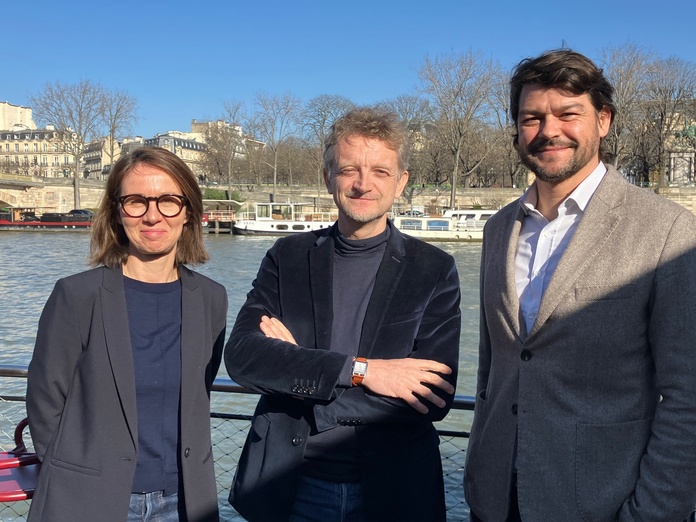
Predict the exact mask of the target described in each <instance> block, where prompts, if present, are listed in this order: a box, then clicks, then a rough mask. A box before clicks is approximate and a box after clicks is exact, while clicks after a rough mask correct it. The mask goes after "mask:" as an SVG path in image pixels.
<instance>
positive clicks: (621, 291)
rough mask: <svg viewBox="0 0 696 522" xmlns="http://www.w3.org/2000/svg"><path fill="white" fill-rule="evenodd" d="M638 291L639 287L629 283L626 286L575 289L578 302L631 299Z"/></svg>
mask: <svg viewBox="0 0 696 522" xmlns="http://www.w3.org/2000/svg"><path fill="white" fill-rule="evenodd" d="M636 291H637V285H635V284H633V283H627V284H625V285H601V286H578V287H576V288H575V300H576V301H615V300H619V299H631V298H632V297H633V296H634V295H635V294H636Z"/></svg>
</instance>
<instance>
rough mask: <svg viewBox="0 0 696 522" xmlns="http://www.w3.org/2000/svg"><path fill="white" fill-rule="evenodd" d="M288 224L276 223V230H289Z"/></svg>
mask: <svg viewBox="0 0 696 522" xmlns="http://www.w3.org/2000/svg"><path fill="white" fill-rule="evenodd" d="M287 229H288V226H287V225H276V230H287Z"/></svg>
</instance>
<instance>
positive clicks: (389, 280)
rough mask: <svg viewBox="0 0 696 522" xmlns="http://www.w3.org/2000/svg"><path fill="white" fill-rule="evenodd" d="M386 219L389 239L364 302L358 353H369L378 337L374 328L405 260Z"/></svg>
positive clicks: (396, 233) (395, 232)
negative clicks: (368, 296)
mask: <svg viewBox="0 0 696 522" xmlns="http://www.w3.org/2000/svg"><path fill="white" fill-rule="evenodd" d="M387 223H388V225H387V226H389V227H390V228H391V231H390V235H389V241H388V243H387V248H386V250H385V251H384V257H383V258H382V263H381V264H380V266H379V269H378V270H377V276H376V277H375V286H374V287H373V288H372V295H371V296H370V302H369V303H368V304H367V311H366V312H365V320H364V321H363V329H362V334H361V336H360V347H359V348H358V355H359V356H360V357H366V358H369V357H371V355H372V351H373V349H374V346H375V340H376V339H377V338H378V335H377V332H378V331H379V328H380V327H381V325H382V321H383V320H384V315H385V313H386V311H387V310H389V303H391V300H392V298H393V297H394V291H395V290H396V287H397V286H398V284H399V279H401V274H403V271H404V266H405V263H407V262H408V258H407V257H406V251H405V249H404V240H403V236H402V235H401V232H399V231H398V230H396V229H395V228H394V227H393V226H392V224H391V221H388V222H387Z"/></svg>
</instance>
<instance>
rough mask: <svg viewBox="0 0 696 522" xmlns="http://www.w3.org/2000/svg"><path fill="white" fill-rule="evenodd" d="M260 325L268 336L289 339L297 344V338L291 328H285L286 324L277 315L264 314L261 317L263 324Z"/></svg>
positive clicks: (281, 339)
mask: <svg viewBox="0 0 696 522" xmlns="http://www.w3.org/2000/svg"><path fill="white" fill-rule="evenodd" d="M259 327H260V328H261V331H262V332H263V333H264V334H265V335H266V337H272V338H273V339H278V340H280V341H287V342H289V343H292V344H294V345H297V341H295V338H294V337H293V336H292V334H291V333H290V330H288V329H287V328H285V325H284V324H283V323H281V322H280V321H279V320H278V319H276V318H275V317H268V316H267V315H264V316H263V317H261V324H260V325H259Z"/></svg>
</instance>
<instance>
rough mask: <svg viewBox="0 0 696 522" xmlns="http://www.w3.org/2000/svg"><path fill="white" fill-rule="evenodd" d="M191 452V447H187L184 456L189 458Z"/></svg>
mask: <svg viewBox="0 0 696 522" xmlns="http://www.w3.org/2000/svg"><path fill="white" fill-rule="evenodd" d="M190 454H191V448H186V449H185V450H184V457H186V458H188V457H189V455H190Z"/></svg>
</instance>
